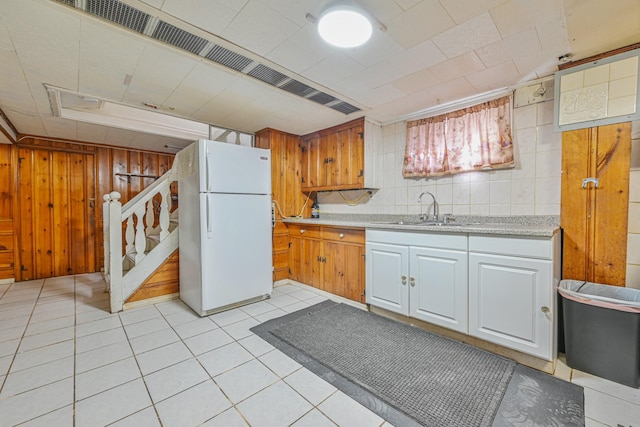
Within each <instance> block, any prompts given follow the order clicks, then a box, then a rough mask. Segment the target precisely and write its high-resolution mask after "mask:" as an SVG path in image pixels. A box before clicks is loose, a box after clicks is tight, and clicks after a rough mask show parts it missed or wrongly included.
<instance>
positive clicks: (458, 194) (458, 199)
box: [452, 182, 471, 209]
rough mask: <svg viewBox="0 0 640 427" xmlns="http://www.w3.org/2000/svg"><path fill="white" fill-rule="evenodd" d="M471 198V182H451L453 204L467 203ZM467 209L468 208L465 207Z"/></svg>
mask: <svg viewBox="0 0 640 427" xmlns="http://www.w3.org/2000/svg"><path fill="white" fill-rule="evenodd" d="M470 200H471V184H470V183H468V182H465V183H461V184H453V200H452V201H453V204H454V205H468V204H469V202H470ZM467 209H468V208H467Z"/></svg>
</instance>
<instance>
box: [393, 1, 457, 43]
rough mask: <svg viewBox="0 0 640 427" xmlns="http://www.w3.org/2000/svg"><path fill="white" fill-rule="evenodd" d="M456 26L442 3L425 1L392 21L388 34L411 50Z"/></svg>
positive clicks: (406, 10)
mask: <svg viewBox="0 0 640 427" xmlns="http://www.w3.org/2000/svg"><path fill="white" fill-rule="evenodd" d="M400 6H401V7H402V4H400ZM454 25H455V23H454V22H453V20H452V19H451V17H449V15H448V14H447V12H446V11H445V10H444V9H443V8H442V6H440V3H438V2H437V1H436V0H424V1H422V2H420V3H418V4H416V5H415V6H413V7H411V8H410V9H405V12H403V13H402V14H401V15H399V16H397V17H396V18H394V19H392V20H390V21H389V22H388V23H387V27H388V30H387V32H388V33H389V35H390V36H391V37H392V38H393V39H394V40H395V41H396V42H397V43H398V44H399V45H401V46H402V47H404V48H405V49H409V48H411V47H413V46H415V45H417V44H420V43H422V42H423V41H425V40H427V39H430V38H432V37H433V36H434V35H436V34H439V33H441V32H443V31H446V30H448V29H450V28H453V27H454Z"/></svg>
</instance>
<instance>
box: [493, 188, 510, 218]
mask: <svg viewBox="0 0 640 427" xmlns="http://www.w3.org/2000/svg"><path fill="white" fill-rule="evenodd" d="M510 201H511V181H492V182H491V185H490V189H489V203H490V204H491V208H492V209H493V205H508V204H509V202H510ZM492 215H493V214H492Z"/></svg>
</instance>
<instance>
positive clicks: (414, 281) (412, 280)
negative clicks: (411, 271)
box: [409, 277, 416, 286]
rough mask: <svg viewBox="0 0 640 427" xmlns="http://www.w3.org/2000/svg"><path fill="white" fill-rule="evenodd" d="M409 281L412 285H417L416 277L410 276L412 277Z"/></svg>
mask: <svg viewBox="0 0 640 427" xmlns="http://www.w3.org/2000/svg"><path fill="white" fill-rule="evenodd" d="M409 282H411V286H415V285H416V279H415V277H410V278H409Z"/></svg>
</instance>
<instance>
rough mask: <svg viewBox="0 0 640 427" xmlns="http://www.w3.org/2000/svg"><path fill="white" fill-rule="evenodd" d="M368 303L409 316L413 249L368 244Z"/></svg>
mask: <svg viewBox="0 0 640 427" xmlns="http://www.w3.org/2000/svg"><path fill="white" fill-rule="evenodd" d="M366 259H367V285H366V297H367V303H368V304H371V305H374V306H376V307H380V308H384V309H386V310H389V311H393V312H395V313H400V314H403V315H405V316H406V315H407V314H408V313H409V290H408V287H409V284H408V283H409V277H408V276H409V248H408V247H407V246H399V245H388V244H382V243H367V258H366Z"/></svg>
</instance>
